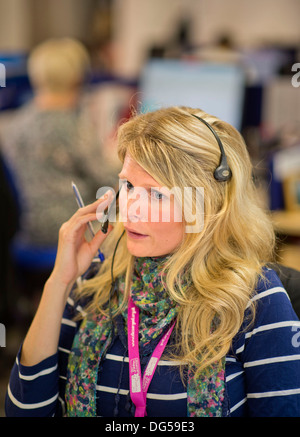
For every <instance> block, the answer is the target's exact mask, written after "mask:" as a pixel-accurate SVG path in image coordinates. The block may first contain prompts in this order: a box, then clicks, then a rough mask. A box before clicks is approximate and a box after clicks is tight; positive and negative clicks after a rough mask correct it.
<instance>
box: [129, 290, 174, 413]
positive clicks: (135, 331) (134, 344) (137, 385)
mask: <svg viewBox="0 0 300 437" xmlns="http://www.w3.org/2000/svg"><path fill="white" fill-rule="evenodd" d="M127 324H128V354H129V380H130V396H131V400H132V402H133V403H134V405H135V407H136V410H135V417H144V416H146V414H147V413H146V396H147V392H148V389H149V385H150V383H151V381H152V378H153V375H154V373H155V370H156V367H157V364H158V361H159V360H160V357H161V356H162V353H163V351H164V350H165V347H166V345H167V343H168V341H169V338H170V335H171V333H172V331H173V328H174V326H175V322H173V324H172V325H171V326H170V328H169V329H168V331H167V332H166V333H165V335H164V336H163V337H162V338H161V340H160V341H159V343H158V345H157V346H156V348H155V349H154V352H153V354H152V356H151V358H150V360H149V363H148V365H147V367H146V369H145V372H144V375H143V377H142V372H141V363H140V354H139V309H138V308H137V307H136V305H135V304H134V303H133V301H132V299H131V298H130V299H129V304H128V321H127Z"/></svg>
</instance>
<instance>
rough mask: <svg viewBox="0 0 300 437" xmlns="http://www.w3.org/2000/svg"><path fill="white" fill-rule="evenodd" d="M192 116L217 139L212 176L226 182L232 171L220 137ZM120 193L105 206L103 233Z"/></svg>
mask: <svg viewBox="0 0 300 437" xmlns="http://www.w3.org/2000/svg"><path fill="white" fill-rule="evenodd" d="M192 116H193V117H195V118H197V120H199V121H201V122H202V123H204V124H205V126H207V127H208V129H209V130H210V131H211V132H212V134H213V135H214V137H215V139H216V140H217V143H218V146H219V149H220V152H221V158H220V162H219V165H218V167H217V168H216V169H215V171H214V178H215V179H216V180H217V181H218V182H226V181H229V180H230V179H231V177H232V172H231V169H230V167H229V165H228V163H227V157H226V154H225V150H224V147H223V144H222V141H221V139H220V137H219V136H218V134H217V133H216V131H215V130H214V129H213V127H212V126H211V125H210V124H209V123H208V122H207V121H206V120H204V119H203V118H201V117H198V116H197V115H195V114H192ZM119 194H120V190H119V191H118V192H117V194H116V196H115V198H114V200H113V202H112V204H111V205H110V207H109V208H108V207H107V208H106V209H105V211H104V214H105V215H106V218H105V220H104V221H103V223H102V227H101V230H102V232H103V233H104V234H106V233H107V229H108V223H109V215H110V211H111V209H112V208H113V206H114V204H115V202H116V201H117V199H118V197H119Z"/></svg>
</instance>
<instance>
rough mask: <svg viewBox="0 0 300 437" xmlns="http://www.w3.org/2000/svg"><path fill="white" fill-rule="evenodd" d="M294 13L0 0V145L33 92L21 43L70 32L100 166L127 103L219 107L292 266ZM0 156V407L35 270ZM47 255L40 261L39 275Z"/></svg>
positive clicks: (299, 93)
mask: <svg viewBox="0 0 300 437" xmlns="http://www.w3.org/2000/svg"><path fill="white" fill-rule="evenodd" d="M299 18H300V2H299V1H298V0H264V1H263V2H262V1H260V0H252V1H251V2H248V1H246V0H0V63H1V64H2V65H4V66H5V71H4V70H3V68H2V70H0V153H1V136H2V134H3V132H4V130H5V128H6V126H7V125H8V123H9V122H10V121H11V120H13V117H14V116H15V114H16V112H17V111H18V110H19V109H20V108H22V107H23V106H24V105H26V104H27V103H28V102H30V101H31V99H32V98H33V89H32V84H31V83H30V81H29V78H28V71H27V60H28V56H29V54H30V52H31V51H32V50H33V49H34V48H35V47H36V46H37V45H38V44H40V43H41V42H43V41H45V40H47V39H49V38H63V37H71V38H75V39H77V40H79V41H81V42H82V43H83V44H84V45H85V47H86V48H87V50H88V52H89V55H90V59H91V70H90V72H89V75H88V77H87V79H86V82H85V84H84V87H83V92H82V94H81V104H82V107H83V108H84V110H85V114H86V116H87V117H88V118H89V119H90V120H91V121H92V123H93V125H94V127H95V131H96V134H97V135H98V137H99V140H100V142H101V144H102V148H103V150H102V152H103V156H104V161H103V165H104V166H105V165H113V166H114V165H115V162H116V157H115V148H114V133H115V131H116V129H117V126H118V124H119V123H120V122H122V121H123V120H125V119H126V118H128V117H130V112H131V110H132V108H137V109H138V110H151V109H154V108H156V107H159V106H161V105H172V104H179V105H180V104H184V105H190V106H194V107H199V108H202V109H204V110H206V111H207V112H210V113H212V114H214V115H217V116H220V117H221V118H223V119H225V120H226V121H228V122H230V123H231V124H233V125H234V126H235V127H236V128H237V129H239V130H240V131H241V132H242V134H243V135H244V138H245V140H246V143H247V146H248V149H249V153H250V155H251V158H252V161H253V164H254V177H255V181H256V183H257V185H258V187H259V192H260V196H261V201H262V203H263V205H264V206H265V207H266V208H267V209H269V210H270V213H271V214H272V217H273V220H274V226H275V229H276V232H277V235H278V245H277V257H278V261H279V262H281V263H282V264H285V265H287V266H290V267H294V268H298V269H300V87H299V85H300V77H299V78H298V76H297V72H298V71H300V64H299V66H298V68H297V65H296V66H295V64H297V63H300V27H299ZM1 64H0V65H1ZM4 73H5V74H4ZM1 74H2V76H1ZM299 76H300V75H299ZM70 153H71V152H70ZM2 158H3V160H4V163H3V168H4V170H3V177H2V179H1V193H2V199H4V200H5V206H3V207H2V206H1V234H2V235H1V269H0V275H1V278H0V284H1V285H0V287H1V291H0V322H2V323H5V326H6V347H0V354H1V355H0V381H1V382H0V416H1V415H3V414H4V412H3V398H4V393H5V390H6V384H7V378H8V372H9V369H10V367H11V363H12V360H13V358H14V356H15V354H16V352H17V348H18V346H19V342H20V339H21V338H22V335H23V333H24V331H25V329H27V327H28V323H29V318H30V317H31V315H32V314H31V313H32V311H33V309H34V308H33V307H34V306H35V303H32V300H34V299H36V296H35V295H32V294H30V292H29V291H28V282H27V287H26V286H24V278H28V277H30V276H26V275H25V273H27V274H31V275H32V278H33V276H34V275H36V276H37V277H38V278H41V275H40V273H41V272H36V271H35V268H34V267H35V266H37V263H36V259H34V254H33V255H32V256H33V258H32V261H30V262H32V265H28V264H29V261H28V258H27V259H26V260H25V262H24V259H22V256H21V255H20V254H19V257H18V256H16V254H15V253H13V252H12V250H11V246H12V244H13V243H12V242H13V241H14V238H16V235H17V230H18V226H19V208H20V205H19V204H18V201H17V197H18V196H19V194H20V193H18V192H17V190H16V187H15V184H14V180H13V177H12V175H11V174H10V173H9V174H8V173H7V168H6V163H5V153H3V156H2ZM1 165H2V164H1ZM99 171H100V172H101V169H99ZM40 183H41V184H43V181H41V182H40ZM72 195H73V194H72V192H71V190H70V196H72ZM95 195H96V193H95ZM23 256H24V254H23ZM38 256H39V257H40V259H41V256H40V255H38ZM20 257H21V258H20ZM47 262H48V264H47ZM52 262H53V259H50V260H49V259H46V261H45V263H46V264H44V265H43V273H46V274H47V269H48V270H49V269H51V263H52ZM26 269H27V270H28V271H29V273H28V272H25V271H26ZM39 275H40V276H39ZM17 287H19V288H17ZM26 293H29V294H28V295H26ZM0 346H1V345H0Z"/></svg>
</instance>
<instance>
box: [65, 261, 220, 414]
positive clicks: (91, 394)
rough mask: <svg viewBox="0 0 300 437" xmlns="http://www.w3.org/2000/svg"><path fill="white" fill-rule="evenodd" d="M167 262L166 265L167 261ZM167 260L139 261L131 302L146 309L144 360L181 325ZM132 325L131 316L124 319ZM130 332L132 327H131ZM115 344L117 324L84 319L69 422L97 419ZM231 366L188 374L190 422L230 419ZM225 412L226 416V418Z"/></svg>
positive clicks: (73, 364)
mask: <svg viewBox="0 0 300 437" xmlns="http://www.w3.org/2000/svg"><path fill="white" fill-rule="evenodd" d="M163 261H164V259H163ZM163 266H164V262H162V259H161V258H137V259H136V261H135V266H134V271H133V277H132V285H131V298H132V300H133V301H134V303H135V305H136V306H137V307H138V308H139V309H140V330H139V334H140V340H139V346H140V354H141V355H147V354H149V353H151V352H152V348H153V347H152V343H153V341H155V340H156V339H158V338H159V337H160V336H161V335H162V334H163V333H164V332H165V330H166V329H167V328H168V326H169V325H170V323H171V322H172V321H174V320H175V319H176V315H177V313H178V305H177V304H176V303H175V302H174V301H173V300H172V299H171V298H170V296H169V294H168V292H167V291H166V290H165V288H164V285H163V281H162V279H163V277H162V269H163ZM124 284H125V279H124V277H121V278H119V280H118V291H119V299H121V297H122V294H123V292H124ZM122 316H123V318H124V320H125V321H126V322H127V310H126V311H125V312H124V313H123V314H122ZM125 326H126V323H125ZM111 342H112V329H111V322H110V321H109V319H108V317H107V316H103V315H101V314H97V315H94V316H92V317H86V318H84V319H83V321H82V323H81V326H80V328H79V331H78V332H77V334H76V336H75V338H74V342H73V346H72V350H71V353H70V355H69V362H68V369H67V385H66V404H67V416H96V383H97V376H98V368H99V363H100V361H101V359H102V358H103V357H104V356H105V353H106V351H107V350H108V348H109V346H110V344H111ZM224 368H225V360H223V362H222V363H218V364H216V365H214V366H213V372H211V373H210V374H208V372H205V371H204V372H203V374H201V375H200V377H198V378H195V377H194V369H193V368H192V367H190V366H189V368H188V372H187V375H188V386H187V415H188V416H190V417H200V416H222V415H225V414H226V408H227V405H226V393H225V369H224ZM224 412H225V413H224Z"/></svg>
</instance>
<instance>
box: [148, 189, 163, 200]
mask: <svg viewBox="0 0 300 437" xmlns="http://www.w3.org/2000/svg"><path fill="white" fill-rule="evenodd" d="M151 193H152V196H153V197H154V199H156V200H162V199H163V198H164V197H165V196H164V195H163V194H162V193H160V192H159V191H155V190H152V192H151Z"/></svg>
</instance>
